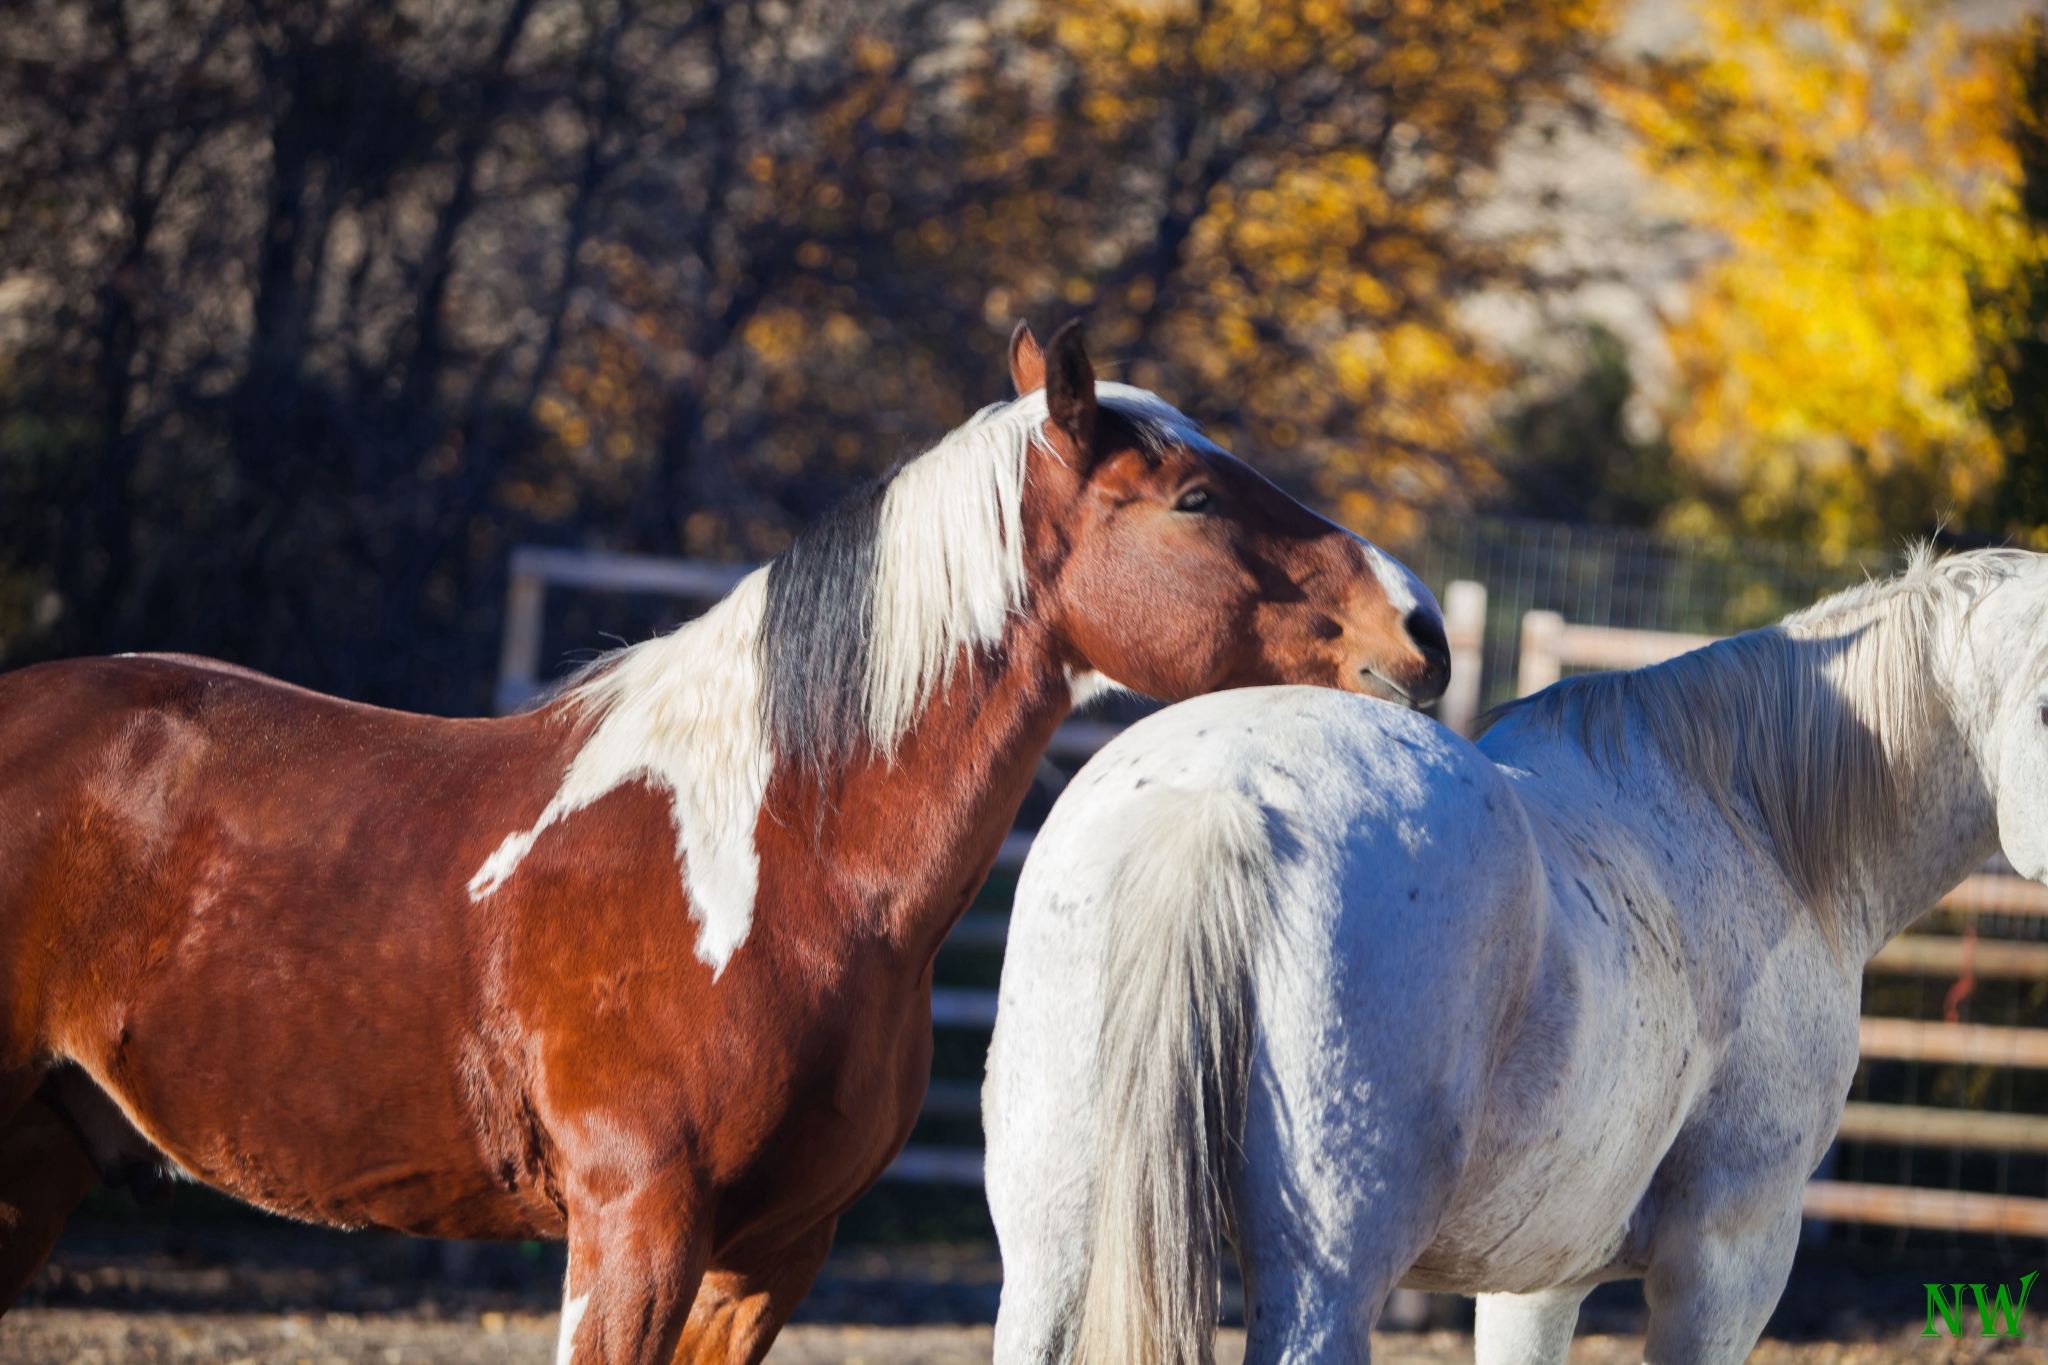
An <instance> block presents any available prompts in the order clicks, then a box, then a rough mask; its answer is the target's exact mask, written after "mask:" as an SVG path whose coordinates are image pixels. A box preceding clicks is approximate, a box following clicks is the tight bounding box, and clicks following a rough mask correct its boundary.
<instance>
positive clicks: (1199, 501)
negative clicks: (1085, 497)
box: [1173, 488, 2048, 715]
mask: <svg viewBox="0 0 2048 1365" xmlns="http://www.w3.org/2000/svg"><path fill="white" fill-rule="evenodd" d="M1215 500H1216V499H1215V497H1214V496H1213V495H1211V494H1210V492H1209V490H1208V489H1206V488H1190V489H1189V490H1188V491H1187V492H1185V493H1183V494H1181V495H1180V500H1179V501H1178V502H1176V503H1174V505H1173V510H1174V511H1176V512H1200V511H1203V510H1204V509H1206V508H1207V507H1208V506H1209V504H1210V503H1212V502H1214V501H1215ZM2041 710H2042V713H2043V714H2044V715H2048V706H2044V707H2042V708H2041Z"/></svg>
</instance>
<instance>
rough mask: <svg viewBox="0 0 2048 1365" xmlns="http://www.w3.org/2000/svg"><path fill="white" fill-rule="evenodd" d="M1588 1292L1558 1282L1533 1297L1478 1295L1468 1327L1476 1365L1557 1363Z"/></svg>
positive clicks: (1589, 1287) (1582, 1287)
mask: <svg viewBox="0 0 2048 1365" xmlns="http://www.w3.org/2000/svg"><path fill="white" fill-rule="evenodd" d="M1592 1289H1593V1286H1592V1285H1591V1284H1564V1285H1559V1286H1557V1287H1556V1288H1554V1289H1539V1290H1537V1291H1536V1292H1535V1293H1533V1294H1481V1295H1480V1296H1479V1311H1478V1315H1477V1320H1476V1321H1475V1322H1474V1324H1473V1328H1472V1338H1473V1342H1472V1345H1473V1355H1474V1357H1475V1359H1476V1360H1477V1365H1561V1362H1562V1361H1563V1360H1564V1358H1565V1354H1566V1352H1568V1351H1570V1350H1571V1345H1572V1329H1573V1328H1574V1327H1576V1326H1578V1323H1579V1305H1580V1304H1581V1303H1583V1302H1584V1301H1585V1298H1586V1295H1587V1294H1589V1293H1591V1292H1592Z"/></svg>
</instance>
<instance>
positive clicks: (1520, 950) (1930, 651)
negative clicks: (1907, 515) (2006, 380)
mask: <svg viewBox="0 0 2048 1365" xmlns="http://www.w3.org/2000/svg"><path fill="white" fill-rule="evenodd" d="M2001 840H2002V841H2003V844H2004V847H2005V852H2006V854H2007V856H2008V857H2010V858H2011V860H2012V862H2013V864H2014V865H2015V866H2016V867H2017V868H2018V869H2019V870H2020V871H2021V872H2023V873H2024V874H2026V875H2027V876H2030V877H2033V878H2035V879H2037V880H2041V879H2043V878H2044V874H2048V558H2043V557H2041V556H2036V555H2031V554H2023V553H2019V552H2014V551H1984V552H1978V553H1972V554H1965V555H1958V556H1956V557H1954V558H1951V559H1947V560H1943V561H1938V562H1937V561H1935V560H1933V559H1932V558H1931V557H1930V556H1928V555H1927V554H1925V553H1922V554H1920V555H1918V556H1916V558H1915V560H1914V562H1913V563H1912V565H1911V567H1910V568H1908V569H1907V570H1906V572H1905V573H1904V574H1902V575H1901V576H1899V577H1898V578H1895V579H1892V580H1890V581H1887V582H1882V583H1876V584H1871V585H1867V586H1864V587H1860V588H1856V589H1853V590H1851V591H1849V592H1845V593H1842V594H1840V595H1838V596H1836V597H1833V598H1830V599H1828V600H1826V601H1824V602H1822V603H1821V604H1819V605H1818V606H1816V607H1813V608H1811V609H1810V610H1807V611H1804V612H1801V613H1799V614H1798V615H1795V616H1792V617H1790V618H1788V619H1787V620H1786V621H1785V622H1783V623H1782V624H1781V625H1778V626H1774V627H1771V628H1769V629H1765V630H1759V631H1753V632H1751V633H1749V634H1747V635H1741V636H1737V637H1735V638H1733V639H1730V640H1725V641H1722V642H1721V643H1718V644H1715V645H1711V646H1709V647H1707V648H1705V649H1702V650H1698V651H1696V652H1694V653H1692V654H1688V655H1685V656H1684V657H1682V658H1679V659H1675V660H1673V661H1672V662H1670V663H1667V664H1663V665H1660V666H1658V667H1655V668H1648V669H1643V670H1641V671H1638V672H1634V673H1616V674H1603V675H1595V676H1590V677H1582V678H1574V679H1570V680H1568V681H1566V682H1563V683H1560V684H1558V685H1557V686H1555V687H1552V688H1550V689H1549V690H1547V691H1545V692H1543V693H1541V694H1540V695H1538V696H1536V697H1533V698H1529V699H1527V700H1524V701H1520V702H1516V703H1514V704H1513V705H1511V706H1509V707H1508V708H1506V710H1505V712H1504V713H1503V714H1502V715H1501V716H1500V718H1499V719H1498V721H1497V722H1496V723H1495V724H1494V726H1493V728H1492V729H1490V730H1489V731H1488V732H1487V733H1486V735H1485V737H1484V738H1483V739H1482V740H1481V741H1480V742H1479V745H1478V747H1476V748H1475V747H1474V746H1473V745H1471V744H1468V743H1466V742H1465V741H1464V740H1462V739H1460V738H1458V736H1456V735H1454V734H1452V733H1451V732H1450V731H1448V730H1445V729H1443V728H1442V727H1440V726H1438V725H1436V724H1434V723H1432V722H1430V721H1429V720H1427V719H1425V718H1423V717H1421V716H1418V715H1415V714H1414V713H1412V712H1408V711H1403V710H1401V709H1399V708H1397V707H1394V706H1390V705H1386V704H1384V703H1377V702H1372V701H1365V700H1361V699H1359V698H1356V697H1350V696H1345V695H1342V694H1339V693H1336V692H1330V691H1322V690H1317V689H1310V688H1265V689H1257V690H1251V691H1240V692H1225V693H1220V694H1217V695H1215V696H1210V697H1205V698H1203V699H1201V700H1198V701H1191V702H1187V703H1185V704H1183V705H1180V706H1176V707H1173V708H1172V709H1170V710H1168V711H1165V712H1162V713H1161V714H1159V715H1157V716H1155V717H1153V718H1151V719H1149V720H1147V721H1145V722H1144V723H1142V724H1140V725H1137V726H1134V727H1132V728H1131V729H1130V730H1129V731H1128V732H1126V733H1125V734H1124V735H1123V736H1121V737H1120V738H1119V739H1118V740H1117V741H1116V742H1115V743H1113V744H1111V745H1110V746H1109V747H1108V748H1106V749H1104V750H1103V752H1102V753H1101V754H1100V755H1099V756H1098V757H1097V758H1096V759H1095V761H1094V762H1093V763H1091V764H1090V765H1089V766H1088V767H1087V768H1086V769H1085V770H1083V772H1082V773H1081V775H1080V776H1079V778H1077V779H1076V780H1075V782H1074V783H1073V784H1072V785H1071V786H1070V787H1069V788H1068V789H1067V792H1066V794H1065V796H1064V797H1063V798H1062V799H1061V801H1060V803H1059V805H1058V806H1057V807H1056V808H1055V809H1054V811H1053V813H1052V816H1051V818H1050V819H1049V820H1048V821H1047V822H1046V826H1045V829H1044V831H1043V832H1042V833H1041V834H1040V835H1039V837H1038V841H1037V843H1036V845H1035V847H1034V848H1033V850H1032V853H1031V858H1030V861H1029V862H1028V863H1027V864H1026V866H1025V870H1024V875H1023V879H1022V881H1021V882H1020V884H1019V886H1018V892H1017V904H1016V913H1015V916H1014V918H1013V919H1012V922H1011V930H1010V947H1009V954H1008V960H1007V961H1006V962H1005V964H1004V968H1003V982H1002V994H1001V1007H1000V1011H999V1014H998V1020H997V1025H996V1033H995V1041H994V1045H993V1047H992V1049H991V1051H990V1054H989V1075H988V1084H987V1088H986V1098H985V1106H986V1113H987V1123H988V1141H989V1145H988V1193H989V1204H990V1207H991V1209H992V1210H993V1211H994V1214H995V1221H996V1228H997V1232H998V1234H999V1235H1000V1237H1001V1240H1002V1251H1003V1263H1004V1284H1003V1298H1002V1311H1001V1314H1000V1316H999V1317H998V1319H997V1323H996V1358H997V1360H998V1361H999V1362H1023V1361H1035V1362H1051V1361H1059V1362H1068V1361H1074V1362H1103V1363H1107V1362H1115V1363H1116V1365H1149V1363H1150V1362H1175V1363H1176V1365H1179V1363H1181V1362H1194V1361H1207V1360H1208V1359H1209V1358H1210V1348H1211V1341H1212V1337H1213V1330H1214V1323H1215V1308H1216V1266H1217V1257H1218V1236H1219V1234H1220V1233H1225V1232H1227V1233H1228V1235H1229V1236H1230V1238H1231V1240H1232V1241H1233V1243H1234V1244H1235V1245H1236V1247H1237V1249H1238V1253H1239V1257H1240V1260H1241V1262H1242V1264H1243V1267H1244V1275H1245V1295H1246V1309H1245V1316H1246V1322H1247V1326H1248V1329H1249V1346H1248V1355H1247V1359H1248V1361H1252V1362H1270V1361H1283V1360H1284V1361H1290V1362H1306V1361H1339V1360H1342V1361H1364V1360H1366V1359H1367V1353H1368V1339H1367V1333H1368V1332H1369V1331H1370V1330H1371V1328H1372V1326H1373V1322H1374V1319H1375V1317H1376V1316H1377V1314H1378V1312H1379V1309H1380V1306H1381V1304H1382V1303H1384V1302H1385V1300H1386V1297H1387V1294H1388V1291H1389V1290H1391V1289H1392V1288H1394V1287H1395V1286H1396V1285H1409V1286H1413V1287H1416V1288H1420V1289H1431V1290H1447V1291H1457V1292H1461V1293H1468V1294H1478V1295H1479V1296H1480V1298H1479V1310H1478V1329H1477V1330H1478V1347H1477V1349H1478V1359H1479V1362H1480V1365H1507V1363H1508V1362H1537V1361H1548V1362H1557V1361H1562V1360H1563V1359H1564V1358H1565V1351H1566V1348H1567V1346H1568V1344H1569V1342H1570V1338H1571V1333H1572V1328H1573V1325H1574V1322H1575V1320H1576V1318H1577V1315H1578V1307H1579V1303H1580V1301H1581V1300H1582V1299H1583V1298H1584V1297H1585V1295H1586V1294H1587V1292H1588V1291H1589V1290H1590V1289H1591V1288H1592V1287H1593V1286H1594V1285H1595V1284H1598V1283H1600V1282H1601V1281H1603V1280H1613V1279H1626V1278H1635V1277H1641V1278H1642V1279H1643V1280H1644V1294H1645V1297H1646V1298H1647V1299H1648V1301H1649V1306H1650V1323H1649V1340H1648V1343H1647V1345H1646V1347H1645V1351H1644V1354H1645V1356H1646V1358H1647V1359H1648V1360H1649V1361H1651V1362H1654V1363H1655V1365H1690V1363H1691V1362H1702V1363H1703V1365H1705V1363H1707V1362H1719V1363H1721V1365H1733V1362H1738V1361H1740V1360H1742V1359H1743V1358H1744V1356H1746V1355H1747V1354H1748V1352H1749V1350H1750V1348H1751V1347H1752V1346H1753V1345H1754V1344H1755V1342H1756V1339H1757V1336H1758V1334H1759V1333H1761V1331H1762V1330H1763V1325H1764V1322H1765V1320H1766V1319H1767V1318H1768V1317H1769V1315H1770V1312H1771V1308H1772V1306H1773V1305H1774V1304H1775V1303H1776V1302H1777V1299H1778V1296H1779V1294H1780V1292H1781V1291H1782V1290H1783V1288H1784V1285H1785V1278H1786V1274H1787V1272H1788V1271H1789V1270H1790V1268H1791V1264H1792V1255H1793V1250H1794V1247H1795V1244H1796V1242H1797V1240H1798V1233H1799V1218H1800V1214H1799V1204H1800V1192H1801V1188H1802V1186H1803V1185H1804V1184H1805V1181H1806V1179H1807V1177H1808V1175H1810V1174H1811V1173H1812V1171H1813V1169H1814V1167H1815V1165H1816V1164H1817V1163H1818V1162H1819V1160H1820V1158H1821V1155H1822V1153H1823V1152H1825V1151H1826V1150H1827V1147H1828V1144H1829V1142H1830V1141H1831V1140H1832V1139H1833V1137H1834V1134H1835V1129H1836V1126H1837V1124H1838V1123H1839V1122H1840V1120H1841V1114H1842V1105H1843V1102H1844V1100H1845V1098H1846V1096H1847V1093H1848V1089H1849V1084H1850V1079H1851V1076H1852V1075H1853V1073H1854V1072H1855V1069H1856V1057H1857V1026H1856V1025H1857V1008H1858V991H1859V985H1860V981H1861V976H1862V967H1863V964H1864V963H1865V962H1866V961H1868V959H1869V958H1870V957H1871V955H1872V954H1873V953H1875V952H1876V951H1877V949H1878V948H1879V947H1880V946H1881V945H1882V944H1883V943H1884V942H1885V941H1886V940H1887V939H1889V938H1891V937H1892V936H1893V935H1894V934H1896V933H1898V932H1899V931H1900V930H1901V929H1903V928H1904V927H1905V926H1907V925H1908V924H1911V923H1912V922H1913V921H1914V920H1915V919H1917V918H1919V917H1920V916H1921V915H1922V914H1924V913H1925V912H1926V911H1927V910H1928V908H1929V907H1930V906H1932V905H1933V903H1934V901H1935V900H1936V899H1937V898H1938V897H1939V896H1940V895H1941V893H1942V892H1944V891H1946V890H1947V889H1948V888H1949V887H1951V886H1953V885H1954V884H1955V883H1956V882H1957V881H1958V880H1960V879H1961V878H1962V877H1963V875H1964V874H1966V873H1967V872H1969V871H1970V870H1971V869H1972V868H1974V867H1976V866H1977V865H1978V864H1979V863H1981V862H1982V861H1983V860H1984V858H1985V857H1986V856H1987V855H1989V854H1990V853H1991V851H1992V850H1993V849H1994V848H1996V847H1997V846H1998V845H1999V843H2000V842H2001Z"/></svg>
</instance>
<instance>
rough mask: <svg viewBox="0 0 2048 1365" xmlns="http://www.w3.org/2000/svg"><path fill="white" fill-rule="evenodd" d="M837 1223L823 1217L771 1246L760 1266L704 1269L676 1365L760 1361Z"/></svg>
mask: <svg viewBox="0 0 2048 1365" xmlns="http://www.w3.org/2000/svg"><path fill="white" fill-rule="evenodd" d="M838 1225H839V1220H838V1219H836V1218H832V1219H827V1220H826V1221H825V1222H824V1223H821V1224H819V1225H818V1226H817V1227H816V1228H813V1229H812V1230H811V1231H810V1232H807V1233H805V1234H804V1235H803V1236H802V1237H800V1238H798V1239H797V1240H796V1241H795V1242H793V1243H790V1244H788V1245H785V1246H781V1247H777V1248H775V1250H774V1251H773V1253H772V1255H771V1256H769V1257H768V1258H766V1263H765V1264H764V1265H763V1266H762V1267H761V1268H760V1269H748V1270H737V1269H730V1268H719V1267H714V1268H712V1269H710V1270H707V1271H706V1272H705V1273H704V1283H703V1285H702V1286H701V1287H700V1288H699V1289H698V1290H697V1302H696V1303H695V1304H694V1305H693V1306H692V1307H691V1309H690V1321H689V1324H688V1325H687V1326H686V1327H684V1328H683V1341H682V1345H681V1346H680V1347H678V1348H677V1350H676V1355H675V1359H676V1365H759V1362H760V1361H761V1360H763V1359H765V1358H766V1357H767V1355H768V1348H769V1347H770V1346H772V1345H774V1344H775V1334H776V1333H778V1332H780V1331H781V1330H782V1324H784V1323H785V1322H788V1321H789V1315H790V1314H791V1313H793V1312H795V1311H796V1306H797V1304H798V1303H799V1302H800V1301H801V1300H802V1299H803V1296H804V1295H805V1294H806V1293H808V1292H810V1288H811V1281H812V1280H815V1279H816V1278H817V1277H818V1267H819V1266H821V1265H823V1264H824V1263H825V1255H826V1253H827V1252H829V1251H831V1250H832V1232H833V1229H835V1228H836V1227H838ZM749 1259H751V1258H749Z"/></svg>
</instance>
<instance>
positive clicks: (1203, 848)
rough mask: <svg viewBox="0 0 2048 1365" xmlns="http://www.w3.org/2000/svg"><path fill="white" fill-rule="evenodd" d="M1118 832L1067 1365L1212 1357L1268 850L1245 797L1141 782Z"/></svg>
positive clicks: (1261, 823)
mask: <svg viewBox="0 0 2048 1365" xmlns="http://www.w3.org/2000/svg"><path fill="white" fill-rule="evenodd" d="M1129 815H1130V818H1131V823H1129V824H1128V825H1125V826H1123V827H1122V828H1121V829H1120V830H1119V836H1120V838H1119V842H1120V843H1122V845H1123V847H1124V848H1125V849H1126V850H1128V851H1127V852H1125V853H1124V854H1123V856H1122V859H1121V861H1120V863H1119V864H1118V866H1117V868H1116V870H1115V872H1114V874H1113V875H1112V878H1111V882H1110V888H1111V891H1110V897H1109V902H1108V907H1107V908H1108V911H1109V923H1108V926H1107V939H1108V942H1107V948H1106V953H1105V957H1104V960H1103V974H1102V983H1103V997H1104V999H1103V1020H1102V1033H1101V1036H1100V1038H1099V1040H1098V1043H1097V1054H1096V1086H1097V1092H1096V1093H1097V1105H1098V1115H1097V1130H1096V1161H1095V1171H1096V1184H1095V1191H1094V1211H1093V1222H1092V1225H1091V1227H1090V1233H1089V1254H1088V1267H1089V1269H1088V1282H1087V1289H1086V1293H1085V1296H1084V1298H1083V1300H1082V1306H1081V1318H1080V1322H1079V1326H1078V1330H1077V1331H1076V1333H1075V1336H1074V1343H1075V1345H1074V1352H1073V1360H1074V1361H1075V1362H1076V1365H1209V1362H1210V1361H1211V1360H1212V1358H1213V1355H1212V1352H1213V1347H1214V1338H1215V1325H1216V1309H1217V1263H1218V1260H1219V1258H1220V1255H1221V1247H1220V1238H1221V1236H1222V1234H1223V1233H1224V1232H1225V1231H1226V1230H1227V1228H1228V1227H1230V1226H1231V1225H1232V1223H1234V1216H1233V1214H1234V1211H1233V1209H1232V1201H1231V1182H1230V1178H1229V1173H1228V1170H1227V1168H1226V1160H1227V1158H1228V1156H1229V1153H1230V1151H1231V1149H1232V1148H1234V1147H1236V1146H1237V1145H1238V1144H1239V1142H1240V1141H1241V1139H1242V1136H1243V1133H1244V1116H1245V1097H1246V1092H1247V1088H1248V1082H1249V1076H1250V1069H1251V1043H1252V1020H1253V1001H1252V968H1253V960H1254V956H1255V954H1256V953H1257V951H1258V947H1259V943H1260V940H1261V938H1262V937H1263V934H1264V928H1265V924H1266V922H1267V920H1268V919H1269V917H1270V914H1269V905H1270V901H1269V893H1268V890H1267V888H1268V885H1269V883H1270V874H1271V868H1272V862H1273V850H1272V843H1271V840H1270V838H1269V837H1268V834H1267V830H1266V818H1265V814H1264V812H1263V811H1262V810H1261V809H1260V807H1259V805H1258V804H1257V803H1256V802H1254V801H1253V800H1251V799H1250V798H1249V797H1246V796H1242V795H1240V794H1238V793H1236V792H1226V791H1176V790H1171V789H1154V790H1152V791H1141V792H1140V793H1139V796H1138V804H1137V805H1136V807H1135V808H1133V809H1131V810H1130V812H1129Z"/></svg>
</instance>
